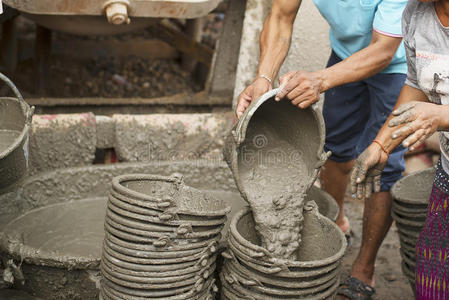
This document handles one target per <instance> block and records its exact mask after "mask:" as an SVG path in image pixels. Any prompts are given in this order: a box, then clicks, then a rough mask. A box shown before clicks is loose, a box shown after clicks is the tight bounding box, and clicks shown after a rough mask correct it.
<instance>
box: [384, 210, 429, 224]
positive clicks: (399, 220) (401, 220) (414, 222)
mask: <svg viewBox="0 0 449 300" xmlns="http://www.w3.org/2000/svg"><path fill="white" fill-rule="evenodd" d="M391 216H392V217H393V219H394V220H395V221H396V223H400V224H403V225H407V226H412V227H418V228H422V227H424V223H425V221H422V222H418V221H412V220H409V219H404V218H402V217H400V216H398V215H397V214H396V212H394V211H392V212H391Z"/></svg>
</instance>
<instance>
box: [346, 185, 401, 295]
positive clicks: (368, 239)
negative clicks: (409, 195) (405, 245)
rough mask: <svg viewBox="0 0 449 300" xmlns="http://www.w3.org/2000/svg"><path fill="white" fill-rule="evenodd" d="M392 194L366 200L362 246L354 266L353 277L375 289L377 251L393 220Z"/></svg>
mask: <svg viewBox="0 0 449 300" xmlns="http://www.w3.org/2000/svg"><path fill="white" fill-rule="evenodd" d="M391 202H392V198H391V195H390V192H380V193H373V194H372V196H371V198H369V199H366V200H365V208H364V210H363V231H362V245H361V247H360V250H359V253H358V255H357V258H356V259H355V261H354V263H353V264H352V270H351V276H352V277H355V278H357V279H359V280H361V281H362V282H363V283H365V284H367V285H369V286H371V287H374V263H375V261H376V256H377V251H378V250H379V248H380V245H381V244H382V242H383V240H384V238H385V236H386V235H387V233H388V230H389V229H390V226H391V223H392V221H393V220H392V218H391Z"/></svg>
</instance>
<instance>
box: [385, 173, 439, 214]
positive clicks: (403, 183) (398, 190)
mask: <svg viewBox="0 0 449 300" xmlns="http://www.w3.org/2000/svg"><path fill="white" fill-rule="evenodd" d="M435 172H436V168H435V167H431V168H427V169H424V170H420V171H417V172H414V173H412V174H409V175H407V176H405V177H403V178H401V179H399V180H398V181H397V182H396V183H395V184H394V185H393V187H392V188H391V195H392V196H393V198H394V199H395V200H396V201H400V202H403V203H406V204H418V205H427V204H428V203H429V199H428V198H427V199H417V198H414V199H410V198H406V197H404V196H403V195H402V188H405V187H407V181H409V180H411V179H412V178H414V177H417V176H418V177H420V176H426V175H427V176H429V175H433V174H435ZM432 178H433V176H432ZM425 188H428V189H429V191H430V190H431V189H432V186H429V187H425ZM429 195H430V192H429Z"/></svg>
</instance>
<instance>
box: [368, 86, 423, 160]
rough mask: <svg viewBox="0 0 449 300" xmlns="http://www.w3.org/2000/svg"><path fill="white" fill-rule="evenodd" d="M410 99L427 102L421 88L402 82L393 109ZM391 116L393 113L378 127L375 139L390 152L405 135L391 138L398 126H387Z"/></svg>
mask: <svg viewBox="0 0 449 300" xmlns="http://www.w3.org/2000/svg"><path fill="white" fill-rule="evenodd" d="M412 101H423V102H427V101H428V99H427V96H426V95H425V94H424V93H423V92H422V91H421V90H419V89H416V88H414V87H411V86H408V85H406V84H404V87H403V88H402V91H401V93H400V94H399V98H398V101H397V102H396V105H395V107H394V109H393V110H395V109H396V108H398V107H399V106H400V105H401V104H405V103H408V102H412ZM392 118H393V115H392V114H390V116H389V117H388V119H387V120H386V121H385V123H384V124H383V126H382V128H381V129H380V131H379V132H378V134H377V136H376V141H378V142H379V143H381V144H382V145H383V147H384V148H385V149H386V150H387V151H388V152H392V151H393V150H394V149H395V148H396V147H397V146H399V145H400V144H401V143H402V141H403V140H404V139H405V138H406V136H405V137H400V138H396V139H393V138H392V134H393V132H394V131H395V130H397V129H398V128H399V127H394V128H392V127H389V126H388V123H389V122H390V120H391V119H392Z"/></svg>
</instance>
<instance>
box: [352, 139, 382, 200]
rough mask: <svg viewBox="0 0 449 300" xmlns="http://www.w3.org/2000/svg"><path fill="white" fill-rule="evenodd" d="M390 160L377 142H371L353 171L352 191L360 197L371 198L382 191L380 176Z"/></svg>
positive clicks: (356, 162)
mask: <svg viewBox="0 0 449 300" xmlns="http://www.w3.org/2000/svg"><path fill="white" fill-rule="evenodd" d="M387 160H388V156H387V154H386V153H384V152H383V150H382V149H381V148H380V146H378V145H377V144H375V143H373V144H371V145H370V146H369V147H368V148H367V149H366V150H365V151H363V152H362V154H360V156H359V157H358V158H357V160H356V161H355V164H354V168H353V170H352V173H351V187H352V193H353V194H356V195H357V198H358V199H364V198H369V197H370V196H371V193H372V191H373V188H374V192H379V191H380V178H381V175H382V170H383V169H384V167H385V165H386V163H387Z"/></svg>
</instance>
